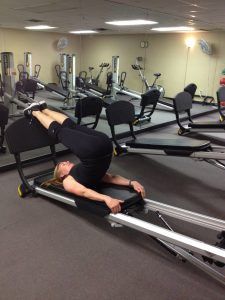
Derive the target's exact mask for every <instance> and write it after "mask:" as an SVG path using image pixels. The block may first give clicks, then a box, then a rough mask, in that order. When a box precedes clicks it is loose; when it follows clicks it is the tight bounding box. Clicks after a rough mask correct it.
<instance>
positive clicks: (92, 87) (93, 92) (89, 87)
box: [84, 63, 112, 97]
mask: <svg viewBox="0 0 225 300" xmlns="http://www.w3.org/2000/svg"><path fill="white" fill-rule="evenodd" d="M99 67H100V71H99V73H98V75H97V77H96V78H95V79H93V75H92V71H93V69H94V68H93V67H89V72H90V74H91V76H90V78H89V80H87V81H86V83H85V85H84V93H86V94H87V95H88V96H96V97H105V96H109V95H110V94H111V87H112V80H111V77H112V75H111V72H108V73H107V79H106V85H107V88H106V89H104V88H102V87H99V79H100V76H101V74H102V72H103V70H104V68H109V67H110V65H109V63H101V64H100V66H99Z"/></svg>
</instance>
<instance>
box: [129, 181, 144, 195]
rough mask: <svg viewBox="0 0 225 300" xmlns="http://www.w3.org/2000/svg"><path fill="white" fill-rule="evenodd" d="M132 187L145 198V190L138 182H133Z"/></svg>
mask: <svg viewBox="0 0 225 300" xmlns="http://www.w3.org/2000/svg"><path fill="white" fill-rule="evenodd" d="M131 186H132V187H133V189H134V190H135V191H136V192H138V193H141V196H142V198H144V197H145V188H144V187H143V186H142V185H141V184H140V183H139V182H138V181H133V180H132V181H131Z"/></svg>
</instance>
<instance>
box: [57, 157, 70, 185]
mask: <svg viewBox="0 0 225 300" xmlns="http://www.w3.org/2000/svg"><path fill="white" fill-rule="evenodd" d="M73 166H74V163H72V162H70V161H68V160H67V161H61V162H60V163H58V164H57V165H56V167H55V170H54V178H56V179H57V180H59V181H62V180H63V179H64V177H65V176H67V175H68V174H69V172H70V170H71V169H72V167H73Z"/></svg>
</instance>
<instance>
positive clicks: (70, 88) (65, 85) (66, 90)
mask: <svg viewBox="0 0 225 300" xmlns="http://www.w3.org/2000/svg"><path fill="white" fill-rule="evenodd" d="M60 58H61V66H59V65H58V66H59V67H57V66H56V70H57V72H58V76H59V80H60V82H61V86H60V85H57V84H56V83H48V84H46V83H45V82H43V81H41V80H40V79H38V78H33V79H34V80H36V81H37V83H38V85H39V86H41V87H43V88H45V89H46V90H47V91H49V92H54V93H56V94H58V95H60V96H62V97H63V106H62V109H64V110H66V109H73V108H74V104H72V105H70V101H71V100H73V99H75V98H76V96H77V94H76V56H75V54H72V55H69V54H65V53H63V54H61V56H60ZM62 66H63V67H62ZM62 68H63V69H62Z"/></svg>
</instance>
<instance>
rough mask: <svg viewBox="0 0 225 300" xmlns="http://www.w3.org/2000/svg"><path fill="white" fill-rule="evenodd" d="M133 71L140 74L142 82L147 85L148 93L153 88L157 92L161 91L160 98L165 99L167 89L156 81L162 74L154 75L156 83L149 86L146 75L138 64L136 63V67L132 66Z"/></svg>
mask: <svg viewBox="0 0 225 300" xmlns="http://www.w3.org/2000/svg"><path fill="white" fill-rule="evenodd" d="M131 67H132V69H133V70H135V71H138V72H139V76H140V77H141V81H142V82H143V83H144V85H145V89H146V91H148V90H149V89H151V88H155V89H157V90H159V91H160V98H163V97H164V96H165V89H164V88H163V87H162V86H161V85H157V84H156V81H157V80H158V78H159V77H160V76H161V73H154V74H153V75H154V77H155V79H154V81H153V83H152V85H149V83H148V81H147V79H146V77H145V76H144V74H143V73H142V70H143V68H142V67H141V66H140V65H139V64H138V63H136V64H135V65H131Z"/></svg>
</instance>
